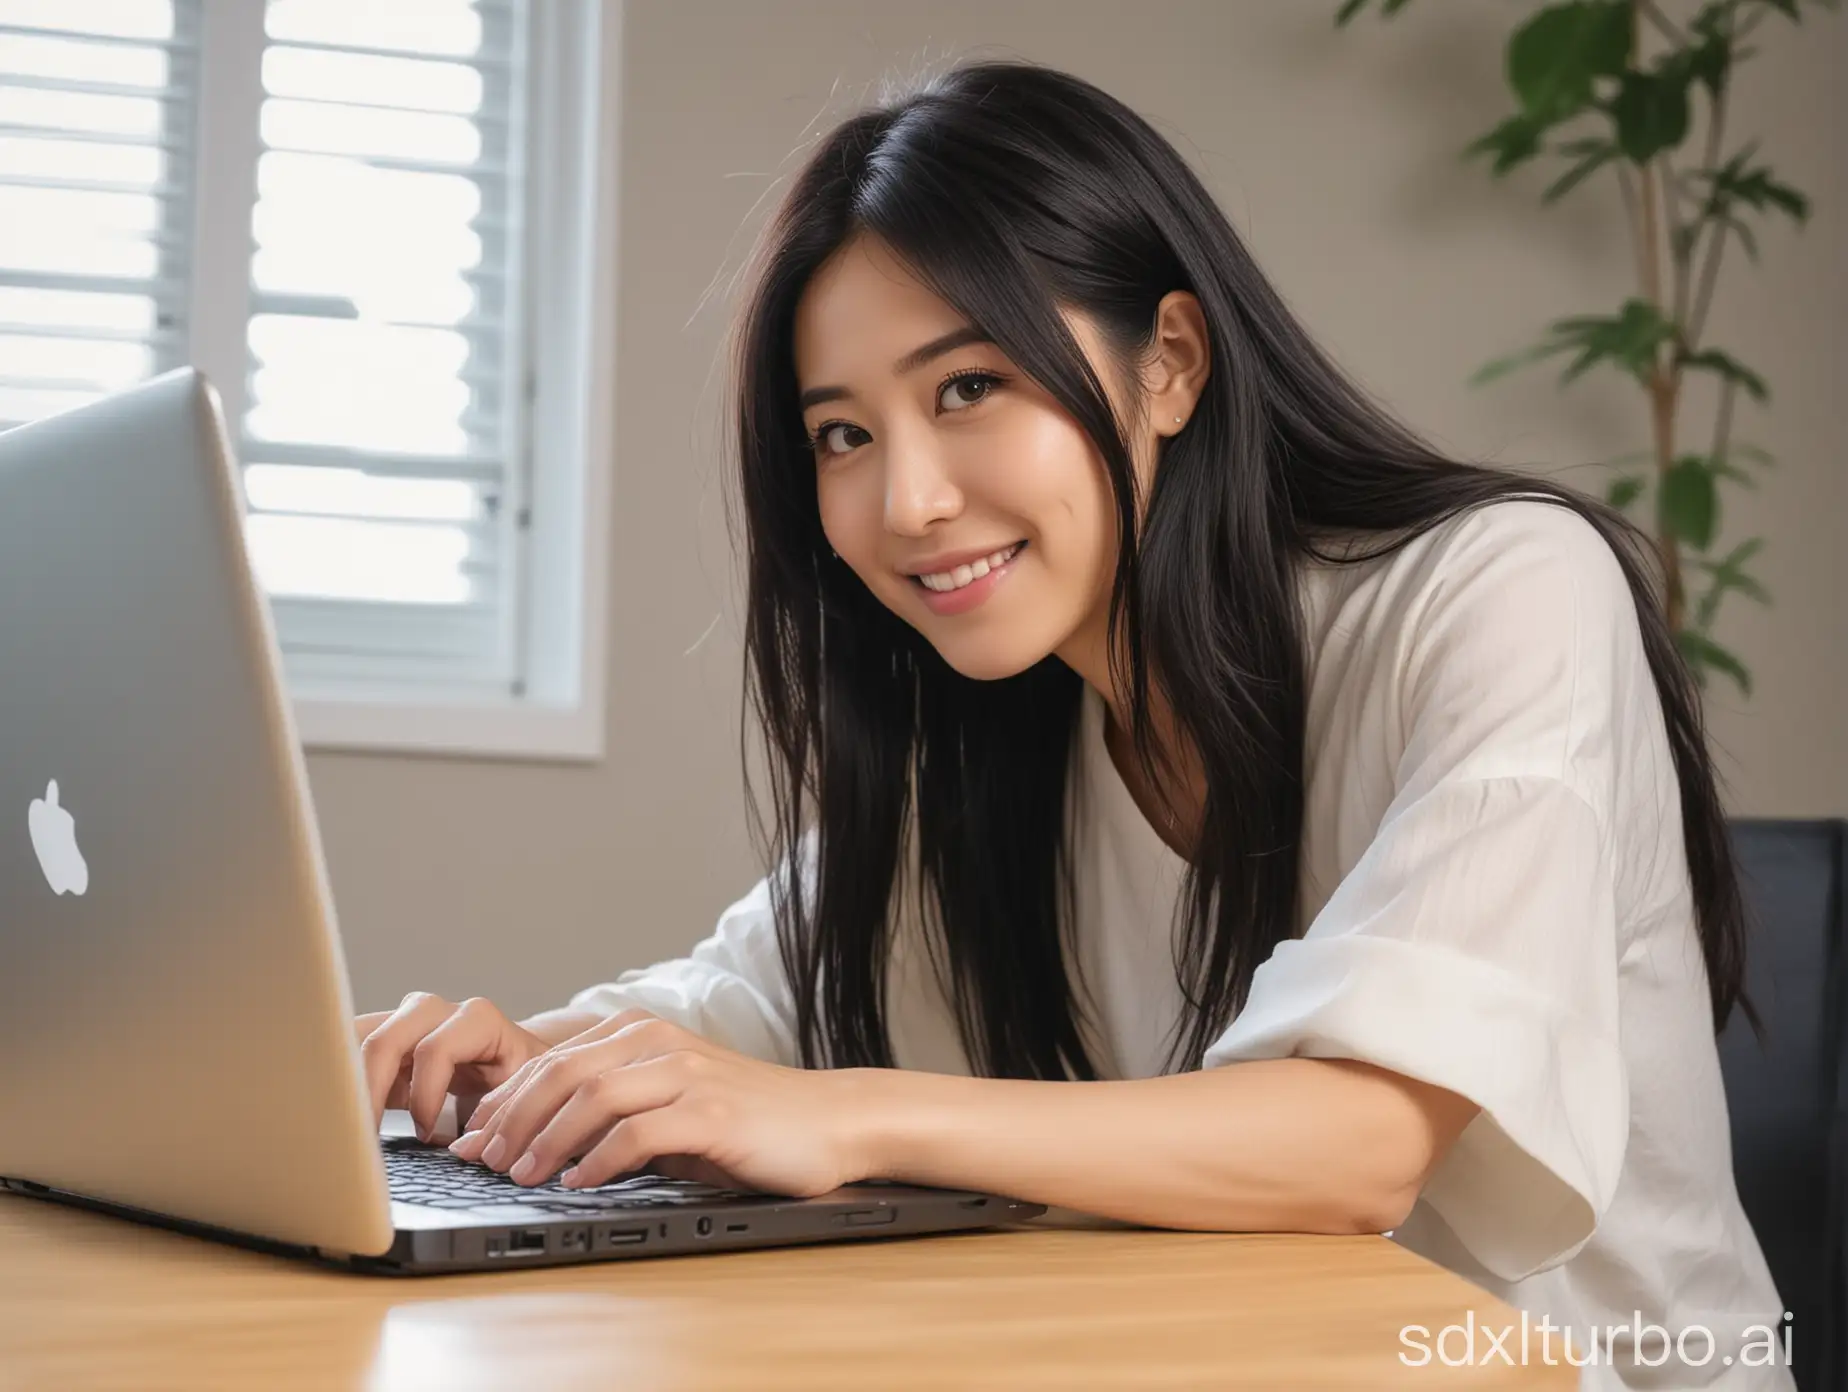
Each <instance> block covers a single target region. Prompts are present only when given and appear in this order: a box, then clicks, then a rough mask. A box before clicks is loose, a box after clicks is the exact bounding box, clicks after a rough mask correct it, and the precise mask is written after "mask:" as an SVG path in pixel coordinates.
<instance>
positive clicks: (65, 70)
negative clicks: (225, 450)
mask: <svg viewBox="0 0 1848 1392" xmlns="http://www.w3.org/2000/svg"><path fill="white" fill-rule="evenodd" d="M218 6H225V7H242V8H241V10H231V9H218V10H215V9H214V7H218ZM252 6H257V7H260V16H261V31H260V34H259V31H258V29H257V27H256V24H255V20H256V18H257V14H258V11H257V10H253V9H251V8H250V7H252ZM245 16H248V17H249V21H248V22H246V21H245ZM240 26H241V27H240ZM220 38H222V39H224V41H223V42H218V41H217V40H218V39H220ZM526 49H527V44H526V37H525V15H524V5H523V3H522V0H389V2H388V3H386V2H385V0H0V428H4V425H5V424H9V423H18V422H20V421H23V420H28V419H32V418H33V417H35V416H38V415H43V414H46V413H48V412H50V411H53V410H58V409H63V408H65V407H68V406H72V405H76V404H79V403H80V402H82V401H87V400H91V399H94V397H95V396H97V395H99V394H101V393H102V392H105V391H108V390H111V389H115V388H118V387H121V386H125V385H128V384H129V383H131V382H133V381H135V380H138V379H140V378H142V377H146V376H148V375H151V374H153V373H156V372H160V371H164V370H166V369H167V368H170V367H173V366H176V365H178V364H180V363H184V362H187V361H198V360H199V357H198V355H196V354H195V353H194V352H193V351H192V350H193V349H194V348H195V347H196V346H197V345H196V344H195V342H194V339H195V337H196V336H197V335H196V334H195V332H194V330H195V329H196V328H199V329H200V332H204V330H203V329H202V328H200V326H199V325H195V324H191V323H189V307H190V310H191V313H190V318H192V319H194V320H200V321H203V320H205V319H207V318H216V319H218V320H219V321H221V322H222V321H223V320H224V318H225V316H226V315H231V316H233V323H234V324H235V323H241V324H242V325H243V332H242V335H241V336H242V338H243V340H244V342H243V352H242V354H241V358H242V364H241V366H242V367H243V369H244V375H243V376H242V378H241V380H226V378H227V377H230V378H236V377H237V371H236V368H235V367H234V366H232V364H231V357H230V355H226V354H219V355H218V357H219V358H220V360H221V361H222V362H223V363H224V364H225V365H224V366H223V367H221V368H220V371H219V374H218V386H219V388H220V391H221V392H222V393H223V395H224V398H225V403H226V406H227V410H228V412H229V413H230V415H231V424H232V428H233V430H234V433H235V435H236V440H235V444H236V446H237V450H238V454H239V458H240V460H241V461H242V463H243V465H244V483H245V494H246V500H247V503H248V505H249V523H248V528H249V530H248V534H247V535H248V540H249V545H250V550H251V555H252V559H253V562H254V564H255V566H256V570H257V573H258V575H259V578H260V579H261V581H262V583H263V584H264V586H265V588H266V589H267V590H268V592H269V594H270V597H271V606H272V610H273V612H274V613H275V616H276V623H277V629H278V633H279V636H280V638H281V642H282V647H283V651H284V658H285V661H286V663H287V665H288V667H289V670H290V676H291V679H292V682H293V683H294V684H295V685H296V687H297V690H298V692H300V691H303V690H323V691H327V690H337V691H341V692H358V693H364V694H369V695H381V694H385V693H400V694H401V693H404V692H406V691H410V692H414V693H418V694H422V695H429V696H434V697H440V698H444V699H448V698H452V697H467V696H470V695H474V694H480V693H497V694H500V695H502V696H505V695H507V694H508V693H509V692H512V693H516V694H517V693H518V692H519V691H520V690H521V683H520V652H519V648H520V624H519V622H518V617H519V582H520V576H521V567H520V564H519V549H518V541H519V537H520V536H521V535H522V532H523V528H524V525H525V522H526V520H527V519H526V518H525V515H524V514H525V497H526V495H527V491H528V485H527V480H526V479H525V477H524V470H525V468H526V467H527V463H528V461H527V459H526V457H525V456H526V451H525V446H524V441H525V439H526V426H527V422H526V420H525V410H524V405H525V397H526V392H525V390H524V383H525V366H524V364H525V361H526V354H525V353H524V351H523V335H524V324H523V322H522V320H523V316H522V313H521V308H522V306H521V294H522V280H523V277H522V275H521V266H522V258H523V254H524V251H523V245H522V241H523V239H522V235H521V232H522V225H523V222H524V218H523V216H522V214H523V210H524V206H525V195H524V180H523V168H522V166H523V159H522V152H523V148H524V128H525V125H526V122H525V120H524V119H523V118H524V103H525V101H526V96H527V94H526V90H525V89H526V80H525V79H526V61H527V54H526ZM214 65H220V67H221V68H222V66H224V65H230V66H233V67H237V68H239V69H240V71H239V72H238V73H237V74H236V76H238V77H240V78H242V79H245V80H243V81H241V82H240V81H235V80H233V81H226V80H222V79H223V77H224V74H223V72H222V71H217V72H215V71H214ZM252 67H256V68H260V73H254V72H250V71H249V69H250V68H252ZM214 84H216V85H214ZM227 93H229V95H228V96H227V95H226V94H227ZM202 119H203V120H204V121H206V122H207V123H208V129H207V131H206V134H208V135H214V133H213V132H212V131H211V130H210V128H209V123H212V122H220V123H225V122H229V123H231V124H232V125H234V126H236V127H237V128H238V130H239V131H240V132H242V133H244V134H246V136H247V138H244V139H241V140H239V139H231V140H227V139H224V138H223V135H222V131H221V132H219V133H217V134H215V135H214V138H213V139H212V140H209V141H206V142H204V148H205V149H206V150H207V152H208V156H207V157H201V156H198V155H197V153H196V152H197V151H198V150H199V149H200V148H201V141H200V134H201V132H200V128H199V122H200V121H201V120H202ZM214 151H215V152H217V153H218V154H219V155H220V156H221V157H222V156H223V154H224V152H225V151H236V152H238V156H239V161H240V162H242V164H243V167H242V168H241V169H222V168H215V167H214V166H213V164H212V162H211V159H210V158H209V155H210V153H211V152H214ZM252 162H254V166H255V167H254V171H253V170H252V169H251V167H250V165H251V163H252ZM202 184H203V185H204V188H203V189H202V188H201V185H202ZM226 189H232V190H236V191H237V193H238V196H240V197H241V198H242V202H241V203H233V204H232V207H233V211H236V209H238V208H241V213H238V216H239V218H240V222H241V225H243V226H244V227H245V229H246V231H247V235H245V236H241V237H240V238H239V239H238V240H237V243H236V245H237V247H238V249H239V257H238V258H235V259H234V258H225V257H214V256H202V257H195V256H194V255H193V254H192V253H193V247H194V245H195V242H196V241H197V239H196V238H195V236H194V235H193V218H194V210H195V208H199V207H203V206H206V204H205V203H204V202H202V200H201V197H200V195H201V193H202V192H203V193H204V194H205V195H207V196H208V197H209V195H211V194H212V193H213V192H217V193H218V194H219V195H220V196H219V197H218V198H217V199H216V200H215V201H214V202H212V203H211V206H212V207H213V208H215V209H216V211H217V212H218V213H219V214H223V213H224V211H225V208H226V206H227V205H226V200H225V198H224V197H223V196H222V195H223V193H224V191H225V190H226ZM218 244H219V245H221V246H222V245H225V244H226V243H225V241H224V239H223V238H222V237H221V238H220V239H219V243H218ZM195 261H197V262H198V264H194V262H195ZM220 262H223V264H220ZM202 306H204V307H206V308H203V309H202V308H201V307H202ZM221 337H222V335H221Z"/></svg>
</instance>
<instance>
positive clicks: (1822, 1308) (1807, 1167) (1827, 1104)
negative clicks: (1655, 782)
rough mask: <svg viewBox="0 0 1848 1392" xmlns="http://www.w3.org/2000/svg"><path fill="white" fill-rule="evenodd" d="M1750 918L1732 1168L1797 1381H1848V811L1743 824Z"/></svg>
mask: <svg viewBox="0 0 1848 1392" xmlns="http://www.w3.org/2000/svg"><path fill="white" fill-rule="evenodd" d="M1732 833H1733V844H1734V846H1735V848H1736V850H1737V853H1738V856H1739V864H1740V872H1741V875H1742V877H1743V881H1744V892H1745V899H1746V906H1747V909H1748V912H1749V914H1750V917H1751V919H1752V935H1751V938H1750V946H1749V947H1748V949H1747V966H1746V990H1747V992H1748V993H1749V994H1750V996H1751V998H1752V1003H1753V1004H1754V1005H1755V1006H1756V1007H1757V1009H1758V1013H1759V1015H1760V1017H1761V1018H1762V1020H1763V1022H1764V1026H1765V1042H1764V1044H1763V1045H1762V1046H1761V1045H1760V1044H1759V1042H1758V1040H1757V1039H1756V1038H1755V1037H1754V1036H1753V1034H1752V1030H1751V1026H1750V1025H1749V1024H1748V1023H1747V1022H1746V1020H1745V1018H1744V1016H1743V1014H1742V1013H1741V1012H1738V1011H1735V1012H1734V1013H1733V1017H1732V1019H1731V1020H1729V1021H1728V1022H1727V1026H1726V1029H1725V1031H1724V1032H1723V1033H1722V1034H1721V1036H1720V1041H1719V1043H1720V1065H1721V1069H1722V1071H1723V1073H1724V1076H1725V1080H1726V1097H1727V1107H1728V1109H1729V1111H1730V1112H1731V1116H1732V1146H1733V1174H1734V1177H1735V1179H1736V1181H1737V1183H1738V1186H1739V1198H1740V1201H1741V1202H1742V1203H1743V1204H1744V1206H1745V1211H1746V1215H1747V1216H1748V1217H1749V1218H1750V1219H1751V1220H1752V1226H1753V1228H1754V1229H1756V1231H1757V1233H1758V1240H1759V1243H1760V1245H1761V1246H1762V1247H1763V1248H1764V1253H1765V1260H1766V1261H1767V1262H1768V1263H1769V1264H1770V1267H1771V1274H1772V1276H1773V1277H1774V1278H1775V1279H1776V1281H1777V1286H1778V1291H1779V1293H1780V1294H1781V1295H1782V1296H1783V1297H1784V1308H1785V1309H1786V1310H1788V1311H1790V1312H1791V1314H1792V1316H1793V1318H1792V1321H1791V1349H1792V1357H1791V1362H1792V1364H1793V1369H1792V1371H1793V1373H1794V1375H1795V1378H1796V1383H1797V1387H1798V1388H1799V1389H1800V1392H1848V1342H1845V1341H1848V822H1845V821H1842V820H1828V821H1771V820H1755V819H1739V820H1735V821H1734V822H1733V823H1732Z"/></svg>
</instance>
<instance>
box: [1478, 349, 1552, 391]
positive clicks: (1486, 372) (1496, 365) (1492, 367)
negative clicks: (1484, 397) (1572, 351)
mask: <svg viewBox="0 0 1848 1392" xmlns="http://www.w3.org/2000/svg"><path fill="white" fill-rule="evenodd" d="M1571 346H1572V345H1571V344H1570V343H1540V344H1536V345H1535V346H1534V347H1532V348H1523V349H1522V350H1521V351H1520V352H1518V353H1510V354H1509V355H1508V356H1507V357H1505V358H1495V359H1493V360H1492V361H1490V362H1487V363H1484V364H1483V365H1482V366H1481V367H1479V368H1477V369H1476V371H1475V372H1474V373H1473V374H1472V375H1471V376H1470V379H1469V385H1471V386H1472V387H1479V386H1481V385H1482V384H1483V383H1484V382H1493V381H1494V380H1495V379H1496V378H1497V377H1504V376H1506V375H1507V374H1508V373H1510V372H1513V371H1514V370H1515V369H1516V368H1519V367H1525V366H1526V365H1527V364H1528V363H1531V362H1538V361H1539V360H1540V359H1541V358H1547V357H1551V356H1552V355H1553V354H1554V353H1563V352H1565V351H1566V350H1567V349H1568V348H1570V347H1571Z"/></svg>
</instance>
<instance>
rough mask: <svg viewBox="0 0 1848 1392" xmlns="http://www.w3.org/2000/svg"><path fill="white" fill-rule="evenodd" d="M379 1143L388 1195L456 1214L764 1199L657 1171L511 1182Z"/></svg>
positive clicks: (397, 1140)
mask: <svg viewBox="0 0 1848 1392" xmlns="http://www.w3.org/2000/svg"><path fill="white" fill-rule="evenodd" d="M379 1146H380V1148H381V1149H382V1150H383V1151H384V1153H385V1178H386V1181H387V1183H388V1185H389V1187H390V1189H391V1196H392V1198H394V1199H396V1200H398V1201H399V1202H401V1203H413V1204H421V1205H423V1206H424V1207H425V1208H448V1209H455V1210H458V1211H459V1212H461V1213H466V1212H468V1211H470V1210H473V1209H479V1208H494V1209H496V1210H500V1209H504V1207H505V1206H506V1205H507V1204H518V1205H519V1206H520V1208H521V1209H522V1210H523V1211H525V1212H530V1213H533V1214H535V1215H546V1214H559V1215H562V1216H567V1217H570V1216H575V1215H578V1214H590V1213H612V1212H630V1211H633V1210H636V1209H650V1208H678V1207H681V1206H683V1205H686V1204H709V1203H718V1202H723V1201H725V1200H727V1199H742V1198H763V1197H764V1196H763V1195H761V1194H756V1195H746V1194H743V1193H741V1192H739V1191H738V1190H736V1189H719V1188H715V1187H714V1186H713V1185H710V1184H700V1183H698V1182H696V1181H694V1180H690V1179H670V1178H669V1177H667V1176H666V1175H657V1174H634V1175H628V1176H621V1177H619V1178H617V1179H614V1180H612V1181H610V1182H609V1183H608V1184H603V1185H599V1186H597V1187H596V1188H594V1189H566V1188H565V1187H564V1186H563V1185H561V1184H559V1183H558V1181H557V1180H556V1179H552V1180H548V1181H547V1182H546V1183H544V1184H533V1185H523V1184H515V1183H514V1182H513V1181H512V1180H511V1179H508V1178H507V1176H506V1175H504V1174H500V1173H499V1172H497V1171H495V1170H490V1169H488V1168H487V1166H485V1165H482V1164H480V1163H478V1162H475V1161H470V1160H464V1159H462V1158H461V1157H460V1156H458V1155H452V1154H451V1153H450V1152H449V1151H448V1150H446V1149H444V1148H443V1147H441V1146H427V1145H424V1144H423V1143H422V1142H421V1141H418V1140H416V1139H415V1138H410V1137H391V1138H388V1139H383V1140H381V1141H380V1142H379Z"/></svg>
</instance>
